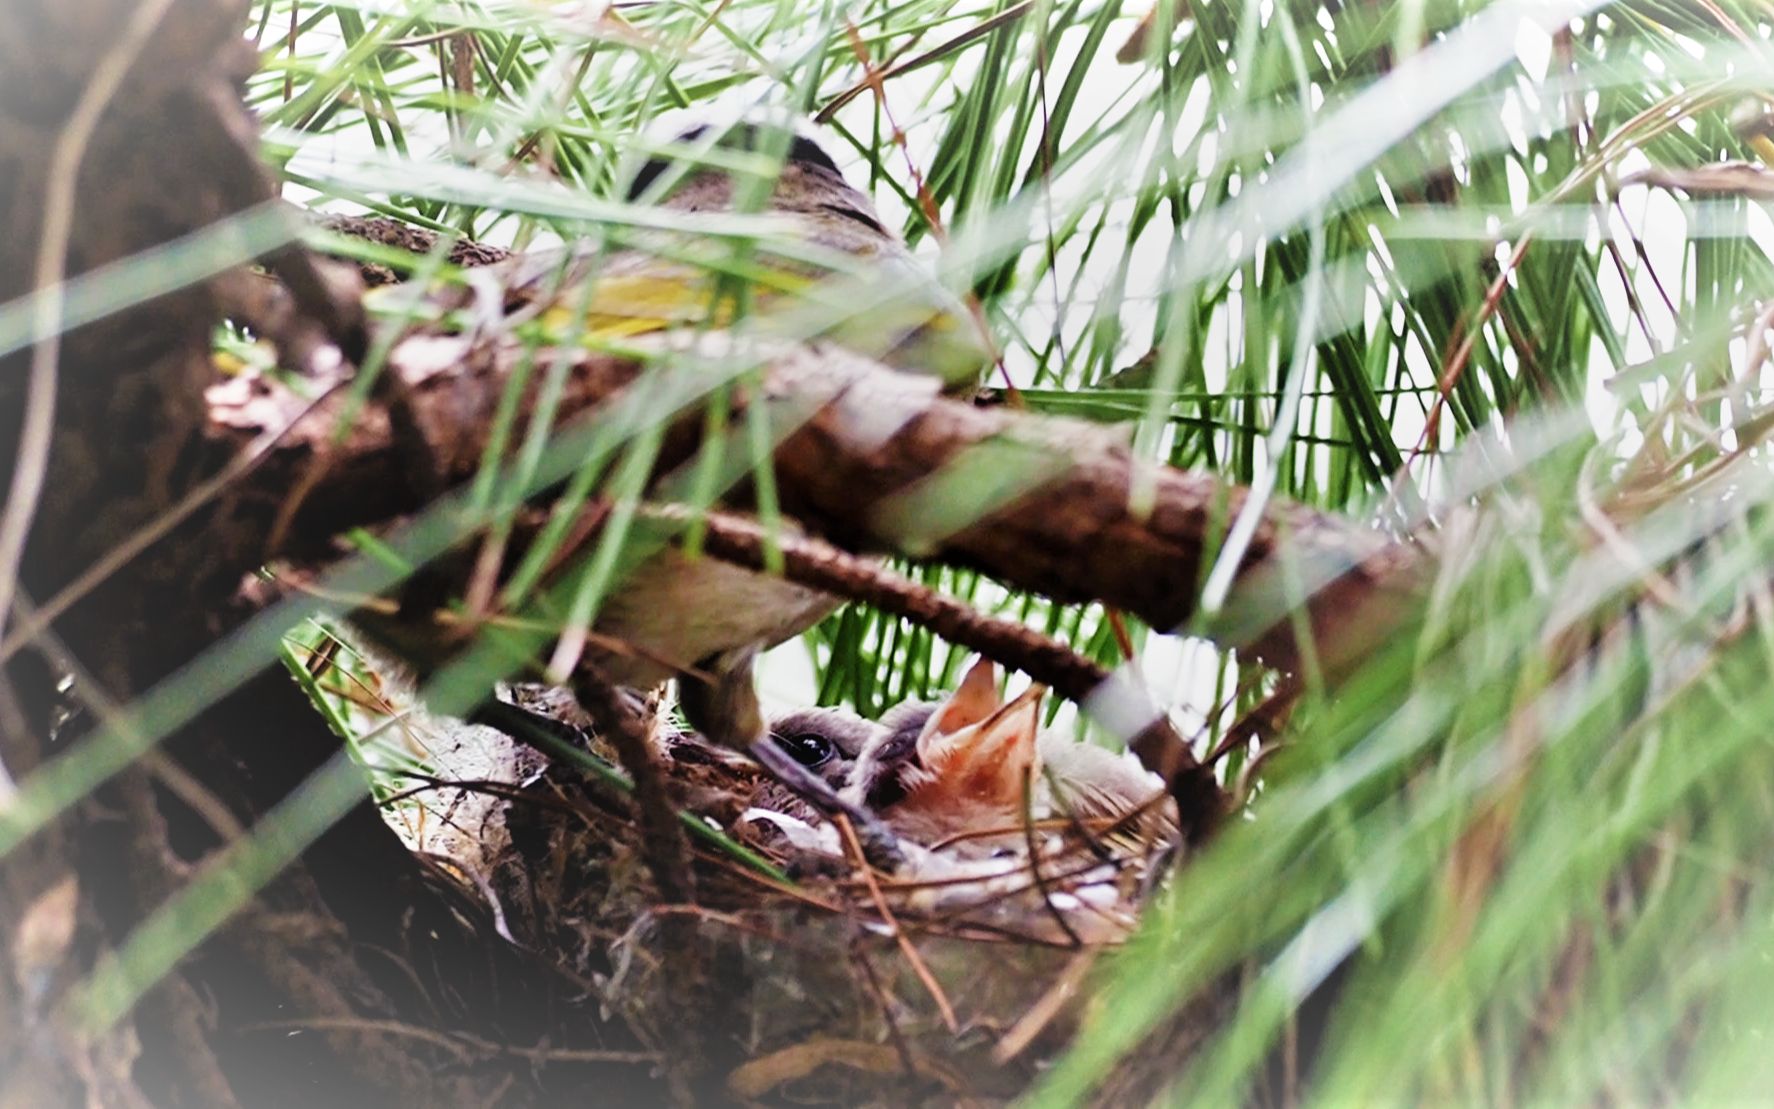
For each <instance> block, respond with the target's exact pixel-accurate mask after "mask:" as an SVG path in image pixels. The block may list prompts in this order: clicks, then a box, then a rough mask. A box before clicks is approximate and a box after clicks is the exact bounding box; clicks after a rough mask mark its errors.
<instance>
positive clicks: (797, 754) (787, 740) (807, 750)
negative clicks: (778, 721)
mask: <svg viewBox="0 0 1774 1109" xmlns="http://www.w3.org/2000/svg"><path fill="white" fill-rule="evenodd" d="M775 738H776V745H777V746H778V747H781V748H782V749H783V750H784V751H787V752H788V753H789V757H790V758H793V759H794V760H795V761H796V762H798V763H800V764H801V765H802V766H807V767H813V766H823V765H825V764H826V763H828V762H830V761H831V758H832V754H833V748H832V741H831V740H829V739H827V738H826V737H824V736H822V735H819V734H817V733H814V732H795V733H794V734H792V735H779V736H776V737H775Z"/></svg>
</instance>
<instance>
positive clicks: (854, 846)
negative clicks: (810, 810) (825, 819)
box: [832, 813, 961, 1033]
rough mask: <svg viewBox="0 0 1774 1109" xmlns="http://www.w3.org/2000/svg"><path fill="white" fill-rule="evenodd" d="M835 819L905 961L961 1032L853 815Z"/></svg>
mask: <svg viewBox="0 0 1774 1109" xmlns="http://www.w3.org/2000/svg"><path fill="white" fill-rule="evenodd" d="M832 819H833V820H835V821H836V822H837V825H838V831H839V832H840V833H841V834H842V835H843V837H844V847H845V850H846V851H848V852H849V853H850V857H851V859H852V860H854V861H855V863H856V869H857V871H858V872H859V873H861V875H862V880H863V883H864V884H865V885H866V886H867V887H868V891H869V899H870V900H872V901H873V902H874V903H875V910H876V911H877V912H879V913H880V914H881V922H882V923H883V924H885V925H886V926H887V930H888V932H890V933H892V935H893V939H894V942H895V943H897V944H898V945H899V950H900V953H901V954H903V955H904V956H905V961H906V963H907V964H908V965H910V966H911V968H912V973H913V974H915V975H917V976H918V981H920V982H922V983H924V989H925V991H926V992H927V993H929V994H930V997H931V1000H933V1001H935V1002H936V1008H937V1011H938V1012H940V1013H941V1014H942V1022H943V1025H944V1026H945V1027H947V1028H948V1030H949V1031H950V1032H953V1033H959V1032H960V1031H961V1023H960V1022H959V1021H957V1020H956V1019H955V1008H954V1006H952V1005H950V1004H949V998H948V995H947V994H945V993H944V992H943V989H942V985H941V984H940V983H939V982H937V980H936V976H935V975H934V974H931V973H930V968H929V967H928V966H925V965H924V958H923V956H921V955H919V954H918V949H917V947H916V946H914V945H913V944H912V941H911V939H910V937H908V936H907V935H906V934H905V929H904V928H902V927H900V924H899V920H898V919H897V918H896V917H894V915H893V910H892V909H890V908H888V907H887V897H886V895H885V894H883V893H882V892H881V885H880V883H878V882H876V881H875V872H874V868H873V867H871V866H869V861H868V857H867V856H865V855H864V854H863V853H862V841H860V840H858V839H857V838H856V829H855V828H854V827H852V826H851V824H850V818H849V817H848V816H845V815H844V814H843V813H836V814H834V815H833V817H832Z"/></svg>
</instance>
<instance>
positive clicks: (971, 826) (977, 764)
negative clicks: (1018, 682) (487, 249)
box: [846, 658, 1175, 844]
mask: <svg viewBox="0 0 1774 1109" xmlns="http://www.w3.org/2000/svg"><path fill="white" fill-rule="evenodd" d="M1044 692H1045V691H1044V690H1043V689H1042V687H1040V686H1038V685H1037V686H1031V687H1029V688H1028V689H1027V690H1025V691H1024V692H1023V693H1021V694H1019V695H1018V696H1016V697H1014V698H1012V699H1011V700H1010V701H1009V702H1005V701H1004V700H1002V698H1001V697H1000V696H999V694H998V680H997V668H996V667H995V666H993V664H992V663H991V661H990V660H989V659H984V658H981V659H978V660H977V661H975V662H974V663H973V665H972V666H971V667H969V668H968V670H967V673H966V675H965V676H964V677H963V678H962V681H961V684H960V685H959V686H958V687H957V688H956V689H955V691H954V692H953V693H951V694H950V695H949V696H948V697H947V698H945V699H944V700H942V701H940V702H936V703H928V702H908V703H906V704H902V705H899V706H896V707H895V708H893V709H891V710H889V711H888V712H887V713H886V714H885V715H883V716H882V718H881V720H880V731H879V733H878V734H877V735H876V737H875V739H874V741H873V743H872V745H871V746H869V747H868V748H865V749H864V750H863V751H862V752H861V753H860V754H859V755H858V756H857V759H856V762H857V766H856V767H854V768H853V769H852V770H851V772H850V774H851V777H850V781H849V783H848V786H847V790H846V796H847V797H848V799H850V800H852V801H860V800H862V799H863V798H864V797H868V796H875V797H879V796H881V794H882V791H883V785H882V784H883V781H889V782H891V783H892V789H893V790H895V791H899V792H901V793H902V794H903V796H901V797H899V798H896V799H893V800H892V801H891V802H890V803H889V804H885V805H883V806H882V815H883V816H884V817H885V818H886V819H887V822H888V824H889V826H890V827H892V829H893V830H894V831H895V832H897V833H898V834H900V835H904V836H907V837H909V838H911V839H914V840H917V841H919V842H922V843H926V844H930V843H937V842H941V841H943V840H946V839H949V838H951V837H954V836H957V835H970V834H977V833H983V832H988V831H998V832H1003V833H1009V834H1010V836H1009V838H1015V832H1016V830H1017V829H1019V828H1020V827H1021V826H1022V824H1023V821H1024V817H1025V814H1026V815H1028V816H1031V817H1033V818H1034V819H1045V818H1048V817H1052V816H1056V815H1057V816H1071V817H1074V818H1076V819H1078V820H1079V821H1081V822H1084V823H1086V824H1089V825H1100V824H1103V823H1107V822H1113V821H1118V820H1121V819H1122V818H1124V817H1127V816H1128V815H1130V814H1132V813H1134V812H1135V811H1136V810H1140V809H1142V808H1155V820H1156V823H1155V824H1154V825H1153V826H1152V830H1153V831H1154V832H1155V833H1156V834H1159V835H1161V836H1163V835H1174V833H1175V818H1174V815H1172V814H1171V812H1170V806H1169V804H1168V803H1167V802H1166V803H1162V804H1159V803H1158V799H1159V798H1160V797H1161V795H1162V794H1163V793H1164V788H1163V783H1162V782H1161V781H1159V779H1158V778H1157V777H1156V776H1155V775H1153V774H1150V773H1148V772H1147V771H1146V770H1145V769H1143V768H1142V767H1140V766H1139V765H1138V764H1137V763H1136V762H1134V761H1132V760H1131V759H1129V758H1127V757H1125V756H1122V755H1117V754H1115V753H1113V752H1111V751H1108V750H1106V749H1104V748H1101V747H1097V746H1095V745H1092V744H1087V743H1077V742H1073V741H1071V740H1069V739H1067V738H1066V737H1064V736H1061V735H1058V734H1054V733H1047V732H1043V731H1042V730H1041V728H1040V703H1041V697H1042V695H1043V694H1044ZM1025 783H1026V788H1027V790H1028V793H1027V795H1026V801H1025V792H1024V790H1025ZM1005 838H1006V837H1005V836H996V837H987V838H986V839H985V840H984V841H983V842H984V843H986V844H991V843H997V842H1003V841H1004V840H1005Z"/></svg>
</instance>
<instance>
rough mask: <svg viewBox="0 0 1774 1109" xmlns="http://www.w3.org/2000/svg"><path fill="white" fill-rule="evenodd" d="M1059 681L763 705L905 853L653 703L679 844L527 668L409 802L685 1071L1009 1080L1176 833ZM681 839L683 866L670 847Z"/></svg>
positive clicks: (418, 829) (421, 836)
mask: <svg viewBox="0 0 1774 1109" xmlns="http://www.w3.org/2000/svg"><path fill="white" fill-rule="evenodd" d="M1039 694H1040V691H1039V690H1038V689H1035V690H1031V691H1029V692H1027V693H1025V694H1023V695H1022V696H1020V697H1018V698H1015V699H1013V700H1011V701H1009V702H1007V703H1006V702H1002V701H1000V700H999V699H998V694H997V689H996V681H995V674H993V673H992V671H991V668H990V667H989V665H988V664H981V665H980V666H977V667H976V668H975V669H974V670H973V671H972V672H971V673H970V675H969V677H968V679H967V680H966V681H964V682H963V684H962V687H961V688H960V689H958V690H957V691H956V692H955V694H953V695H951V696H950V697H949V698H947V699H946V700H944V701H942V702H940V703H938V704H931V705H907V706H901V707H900V708H899V709H898V710H895V711H894V712H893V713H890V714H889V715H888V717H886V718H883V720H881V721H879V722H870V721H864V720H861V719H860V718H858V717H855V716H852V715H850V714H847V713H843V712H841V711H837V710H826V709H816V710H807V711H803V712H798V713H793V714H790V715H788V716H784V717H778V718H776V719H775V720H773V721H772V722H771V726H772V737H773V740H774V741H775V742H777V743H779V744H781V745H783V746H784V747H785V748H786V749H788V750H789V751H790V752H791V754H794V755H795V757H797V759H799V760H800V761H801V762H802V763H803V764H804V765H808V766H809V767H810V768H814V769H815V771H816V773H818V774H820V775H821V776H822V777H824V778H825V779H826V780H827V781H829V782H831V783H832V784H833V785H834V786H837V787H839V788H841V789H844V790H845V791H846V792H847V795H849V796H852V797H856V798H859V799H862V800H863V801H864V802H865V804H866V805H868V806H869V807H871V808H874V809H876V810H877V811H878V812H879V813H880V815H881V816H882V817H883V819H884V820H886V821H887V823H888V825H889V826H890V827H891V828H892V829H893V831H894V832H895V833H896V839H897V847H898V854H897V857H896V858H895V859H894V860H893V862H894V864H895V865H893V866H892V868H891V869H890V870H889V869H883V868H882V867H880V866H877V865H872V864H871V863H870V861H869V860H868V858H867V857H866V856H867V855H868V854H869V852H867V851H865V849H864V843H863V840H862V838H861V837H859V836H858V835H857V834H856V831H855V829H854V828H853V827H852V826H851V824H850V823H849V822H848V821H847V820H846V819H845V818H843V817H841V816H840V817H837V818H835V819H827V818H826V817H825V816H824V815H823V814H821V813H820V812H818V811H815V810H814V809H813V808H811V807H810V806H809V805H807V804H806V803H805V802H803V801H802V800H801V799H800V798H799V797H797V796H796V795H795V794H794V793H792V792H790V791H789V790H787V789H785V788H784V787H783V786H782V785H780V784H779V783H778V782H777V781H776V780H775V779H774V778H772V777H771V776H769V775H768V774H767V773H765V772H763V771H762V770H761V769H760V768H759V767H758V766H757V765H756V764H755V763H753V762H752V761H751V760H749V759H748V758H746V757H744V756H742V755H739V754H736V753H733V752H730V751H727V750H725V749H720V748H716V747H714V746H712V745H710V744H708V743H707V742H705V741H703V740H701V739H699V738H698V737H697V736H695V735H693V734H688V733H686V732H684V731H682V730H680V729H677V728H674V727H672V726H671V725H670V723H669V721H668V717H667V716H666V715H665V714H664V713H662V712H660V711H658V708H657V705H656V704H653V705H649V706H647V707H648V710H649V712H650V719H651V721H652V748H653V750H654V752H655V754H656V759H655V769H656V771H657V773H658V774H659V776H660V780H661V781H662V783H663V784H664V786H665V790H666V792H667V793H668V795H669V796H670V798H671V800H672V802H673V807H674V809H675V812H673V814H672V820H673V822H674V823H675V826H676V827H678V828H682V829H683V831H684V832H685V833H686V835H685V836H684V840H683V842H684V843H687V845H688V850H687V851H684V852H683V853H682V854H680V855H677V856H675V857H674V856H672V855H671V853H670V852H668V851H664V850H662V848H661V844H660V843H659V842H658V840H659V839H660V838H661V836H662V831H661V829H660V827H659V826H658V824H657V821H651V822H650V821H649V820H648V818H647V813H646V811H645V807H644V805H642V804H640V803H637V799H636V798H637V794H639V793H641V792H643V791H640V790H636V789H635V788H633V787H634V783H632V782H631V781H630V780H629V779H628V777H627V776H626V775H624V774H623V773H622V771H621V770H619V769H618V760H617V759H616V758H615V755H614V752H613V751H611V750H610V749H608V748H607V747H606V744H605V742H604V740H603V739H602V738H600V737H599V736H597V735H596V734H594V730H593V729H592V728H591V726H590V720H589V719H588V718H587V717H586V716H585V715H584V714H583V712H582V711H581V710H580V709H579V708H578V706H577V704H576V703H574V702H573V700H572V699H571V698H570V697H568V696H566V695H564V694H562V693H561V692H560V691H555V690H547V689H541V688H534V687H519V688H515V689H512V690H508V691H506V693H505V695H506V698H507V699H506V700H504V701H502V703H501V705H499V706H498V711H495V712H492V713H490V714H488V715H487V719H490V720H492V721H493V722H494V723H496V724H497V725H498V727H497V728H496V729H495V728H488V727H485V726H480V727H462V728H457V729H454V730H453V731H452V732H451V735H452V739H451V742H450V743H449V744H448V745H446V747H445V748H444V749H441V750H439V751H438V752H437V754H438V761H439V762H440V764H442V766H443V767H444V768H445V769H446V772H447V774H448V775H449V776H450V777H448V778H440V779H438V780H437V781H436V782H434V783H433V785H432V786H431V787H430V788H428V789H426V790H424V791H422V792H421V793H419V794H416V795H415V796H420V797H423V804H422V806H421V808H420V810H419V813H418V816H417V818H416V819H415V818H414V817H413V816H412V815H411V814H409V816H408V817H407V818H406V820H405V821H404V823H405V824H406V827H404V828H403V829H402V830H403V831H404V832H405V833H406V834H407V835H408V837H409V840H410V842H412V844H413V845H414V847H415V849H417V850H419V851H421V852H422V853H424V854H425V855H427V856H428V857H429V858H431V859H432V860H434V861H436V862H438V863H439V864H440V865H441V866H442V867H443V868H444V869H445V870H447V871H448V872H449V873H450V874H452V875H454V876H455V877H456V878H457V879H458V880H459V881H461V882H463V883H464V884H466V885H468V886H471V887H472V888H473V889H474V890H475V891H477V894H478V897H479V898H480V899H481V900H483V901H484V902H485V904H486V906H487V909H488V911H489V913H490V916H491V919H492V921H493V925H494V927H495V928H496V930H497V931H498V932H499V933H501V934H502V935H503V936H504V937H505V938H506V939H508V940H509V941H511V942H512V943H514V944H516V945H518V946H519V947H521V948H523V949H525V950H527V951H530V952H532V953H534V954H535V955H536V956H538V957H540V958H542V959H544V960H546V961H547V962H549V963H551V964H552V965H553V966H554V967H555V968H556V969H557V970H558V971H560V972H561V973H563V974H565V975H567V976H569V977H570V978H571V979H573V980H575V981H576V982H578V983H579V984H581V985H582V987H583V990H584V995H585V996H586V997H587V998H588V999H589V1000H593V1001H595V1003H596V1005H597V1007H598V1010H599V1016H600V1017H604V1018H608V1017H617V1018H619V1019H621V1020H622V1021H624V1022H625V1023H626V1024H627V1025H628V1026H629V1027H631V1028H632V1029H633V1030H634V1032H635V1033H636V1035H637V1036H638V1037H639V1039H640V1040H641V1041H642V1042H643V1043H645V1044H647V1045H649V1046H650V1047H652V1048H653V1049H654V1050H656V1051H658V1052H659V1055H660V1057H661V1058H662V1059H673V1060H694V1061H695V1063H694V1068H693V1071H694V1072H693V1073H688V1074H684V1075H678V1076H676V1081H678V1082H679V1084H680V1087H681V1092H682V1093H683V1094H684V1095H685V1096H686V1097H695V1098H697V1099H701V1098H703V1097H706V1096H709V1095H716V1096H719V1097H720V1098H722V1099H733V1098H737V1099H739V1100H742V1101H746V1102H751V1103H763V1104H788V1103H795V1104H809V1103H813V1104H822V1103H843V1104H863V1103H870V1102H890V1103H893V1104H906V1103H908V1102H911V1103H916V1102H918V1101H920V1100H923V1099H925V1098H931V1099H941V1100H944V1101H949V1100H952V1099H954V1098H956V1097H966V1098H971V1099H986V1100H996V1099H1001V1098H1009V1097H1012V1096H1014V1095H1015V1094H1016V1093H1018V1092H1019V1091H1021V1090H1022V1089H1024V1088H1025V1087H1026V1085H1027V1083H1028V1082H1029V1081H1030V1079H1031V1078H1032V1077H1033V1074H1034V1073H1035V1070H1036V1069H1037V1068H1038V1067H1039V1066H1040V1065H1041V1064H1042V1062H1044V1061H1045V1060H1048V1059H1050V1058H1051V1057H1052V1055H1053V1054H1054V1053H1055V1052H1056V1051H1057V1050H1058V1049H1059V1048H1060V1047H1061V1046H1062V1045H1063V1044H1064V1043H1066V1042H1067V1040H1068V1039H1069V1038H1070V1034H1071V1032H1072V1031H1073V1030H1074V1029H1075V1027H1076V1024H1077V1021H1078V1020H1079V1018H1080V1016H1081V1008H1082V1006H1083V1003H1082V1002H1081V1001H1080V1000H1079V997H1080V996H1081V991H1080V990H1079V985H1080V982H1081V981H1082V978H1083V975H1084V974H1085V972H1086V971H1087V970H1088V969H1089V967H1090V965H1091V964H1092V962H1093V961H1094V959H1095V957H1096V955H1097V954H1098V953H1100V952H1101V951H1102V950H1103V949H1104V948H1106V947H1109V946H1112V945H1114V944H1116V943H1118V942H1120V941H1121V940H1122V939H1124V938H1125V937H1126V936H1127V934H1128V932H1129V930H1130V929H1131V927H1132V926H1133V924H1134V922H1135V920H1136V918H1137V916H1138V912H1139V908H1140V906H1141V904H1142V902H1143V901H1144V900H1145V899H1146V897H1147V896H1148V894H1149V893H1150V891H1151V889H1152V888H1153V885H1154V883H1155V882H1156V880H1157V879H1158V877H1159V876H1160V875H1161V874H1162V873H1163V872H1164V870H1165V867H1166V864H1167V863H1168V861H1169V860H1170V859H1171V858H1172V857H1173V856H1174V854H1175V847H1176V834H1175V829H1176V825H1175V821H1174V819H1173V818H1172V817H1171V815H1170V813H1169V811H1168V810H1169V804H1170V803H1169V801H1168V798H1165V797H1164V796H1163V795H1162V793H1161V791H1160V789H1159V786H1158V782H1157V780H1156V778H1155V777H1152V776H1149V775H1146V774H1145V773H1144V772H1143V771H1140V770H1139V769H1138V768H1137V765H1135V764H1131V763H1130V762H1129V761H1123V760H1122V759H1121V758H1120V757H1118V756H1114V755H1111V754H1110V753H1109V752H1107V751H1105V750H1102V749H1100V748H1094V747H1084V746H1083V745H1080V744H1076V743H1073V742H1070V741H1068V740H1065V739H1063V738H1061V737H1057V736H1043V735H1041V734H1040V732H1039V728H1038V727H1037V721H1038V707H1039V699H1040V696H1039ZM514 736H515V737H516V738H513V737H514ZM520 740H521V742H520ZM452 779H453V780H452ZM673 858H675V859H676V860H677V864H676V865H680V866H681V868H682V869H681V872H680V873H677V874H672V875H665V874H662V873H661V872H660V871H661V868H662V867H663V866H668V865H673V864H672V863H671V862H669V861H667V860H671V859H673ZM665 889H670V890H671V891H672V893H673V894H675V896H663V895H662V892H661V891H662V890H665Z"/></svg>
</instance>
